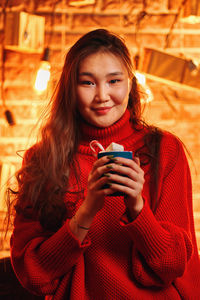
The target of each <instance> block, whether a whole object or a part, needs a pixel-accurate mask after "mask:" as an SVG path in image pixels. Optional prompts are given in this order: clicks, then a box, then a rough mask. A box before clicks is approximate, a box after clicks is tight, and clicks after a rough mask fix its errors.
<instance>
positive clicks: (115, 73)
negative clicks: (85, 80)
mask: <svg viewBox="0 0 200 300" xmlns="http://www.w3.org/2000/svg"><path fill="white" fill-rule="evenodd" d="M123 74H124V73H123V72H118V71H117V72H111V73H108V74H107V75H106V76H116V75H123ZM79 76H95V75H94V74H93V73H90V72H81V73H79Z"/></svg>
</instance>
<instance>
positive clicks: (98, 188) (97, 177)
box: [82, 156, 113, 217]
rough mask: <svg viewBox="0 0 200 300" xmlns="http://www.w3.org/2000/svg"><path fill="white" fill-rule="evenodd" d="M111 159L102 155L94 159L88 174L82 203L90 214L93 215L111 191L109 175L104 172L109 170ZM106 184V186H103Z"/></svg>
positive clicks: (100, 207)
mask: <svg viewBox="0 0 200 300" xmlns="http://www.w3.org/2000/svg"><path fill="white" fill-rule="evenodd" d="M110 161H111V160H110V158H109V157H107V156H103V157H101V158H100V159H98V160H96V161H95V163H94V164H93V167H92V170H91V171H90V173H89V176H88V185H87V195H86V198H85V200H84V202H83V204H82V206H83V207H84V209H85V210H86V211H87V213H88V214H89V215H90V216H93V217H94V216H95V215H96V214H97V212H98V211H99V210H101V209H102V207H103V205H104V200H105V196H106V195H109V194H111V193H113V190H112V189H111V188H109V177H108V176H106V174H107V173H108V172H109V171H110V169H109V165H108V164H107V163H109V162H110ZM105 184H107V186H108V187H107V188H103V187H104V186H105Z"/></svg>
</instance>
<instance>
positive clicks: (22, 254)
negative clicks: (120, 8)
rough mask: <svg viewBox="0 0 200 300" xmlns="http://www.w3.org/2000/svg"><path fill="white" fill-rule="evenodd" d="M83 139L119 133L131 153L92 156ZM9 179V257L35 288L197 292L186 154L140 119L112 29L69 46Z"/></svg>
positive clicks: (78, 292)
mask: <svg viewBox="0 0 200 300" xmlns="http://www.w3.org/2000/svg"><path fill="white" fill-rule="evenodd" d="M92 140H97V141H98V142H99V143H101V144H102V145H103V147H104V148H106V147H107V146H108V145H109V144H110V143H112V142H115V143H118V144H120V145H123V146H124V149H125V150H128V151H132V152H133V159H132V160H131V159H126V158H121V157H117V158H113V157H112V156H104V157H102V158H99V159H97V157H94V155H93V153H92V150H91V148H90V143H91V141H92ZM17 179H18V186H19V188H18V191H17V194H16V205H15V209H16V216H15V222H14V230H13V234H12V238H11V259H12V264H13V268H14V270H15V272H16V275H17V277H18V279H19V281H20V282H21V284H22V285H23V286H24V287H25V288H27V289H28V290H29V291H31V292H32V293H35V294H38V295H45V296H46V297H45V299H54V300H61V299H65V300H66V299H70V300H71V299H73V300H81V299H83V300H111V299H112V300H113V299H114V300H115V299H116V300H118V299H120V300H133V299H134V300H137V299H148V300H149V299H159V300H161V299H170V300H171V299H173V300H176V299H190V300H191V299H197V298H198V295H199V294H200V288H199V287H200V269H199V258H198V251H197V245H196V239H195V232H194V222H193V212H192V189H191V179H190V171H189V167H188V163H187V159H186V156H185V153H184V150H183V146H182V144H181V142H180V141H179V140H178V139H177V138H176V137H174V136H173V135H171V134H169V133H167V132H163V131H161V130H158V129H157V128H153V127H151V126H148V125H146V124H144V122H142V121H141V109H140V97H139V92H138V88H137V82H136V78H135V76H134V73H133V67H132V64H131V59H130V55H129V52H128V50H127V48H126V46H125V44H124V42H123V41H122V40H121V39H120V38H119V37H117V36H115V35H114V34H111V33H110V32H108V31H107V30H104V29H99V30H95V31H92V32H89V33H87V34H86V35H84V36H83V37H82V38H80V39H79V40H78V41H77V42H76V43H75V44H74V46H73V47H72V48H71V49H70V51H69V52H68V54H67V56H66V60H65V64H64V67H63V72H62V75H61V78H60V81H59V83H58V86H57V88H56V92H55V94H54V96H53V98H52V105H51V110H50V114H49V115H48V118H47V119H46V123H45V125H44V126H43V128H42V130H41V139H40V140H39V141H38V143H37V144H36V145H34V146H33V147H32V148H31V149H29V150H28V151H27V152H26V154H25V156H24V161H23V165H22V168H21V169H20V171H19V172H18V176H17ZM115 192H122V193H123V194H124V196H116V195H113V193H115Z"/></svg>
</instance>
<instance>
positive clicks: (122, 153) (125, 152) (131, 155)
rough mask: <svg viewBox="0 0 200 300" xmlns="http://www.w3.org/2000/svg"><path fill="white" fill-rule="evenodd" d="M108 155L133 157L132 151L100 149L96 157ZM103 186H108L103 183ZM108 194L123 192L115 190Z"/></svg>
mask: <svg viewBox="0 0 200 300" xmlns="http://www.w3.org/2000/svg"><path fill="white" fill-rule="evenodd" d="M110 155H112V156H113V157H124V158H128V159H133V152H132V151H101V152H99V153H98V158H101V157H102V156H110ZM108 163H109V162H108ZM111 172H112V171H111ZM103 188H108V186H107V185H105V186H104V187H103ZM109 196H124V193H121V192H115V193H113V194H112V195H109Z"/></svg>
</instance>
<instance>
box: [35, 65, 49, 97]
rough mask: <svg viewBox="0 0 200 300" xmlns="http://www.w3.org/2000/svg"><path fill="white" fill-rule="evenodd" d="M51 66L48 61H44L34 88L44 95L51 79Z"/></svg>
mask: <svg viewBox="0 0 200 300" xmlns="http://www.w3.org/2000/svg"><path fill="white" fill-rule="evenodd" d="M50 70H51V65H50V63H49V62H48V61H45V60H42V61H41V62H40V66H39V68H38V71H37V75H36V79H35V84H34V88H35V90H36V91H37V92H38V93H42V92H44V91H45V90H46V89H47V85H48V82H49V79H50V74H51V73H50Z"/></svg>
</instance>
